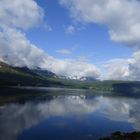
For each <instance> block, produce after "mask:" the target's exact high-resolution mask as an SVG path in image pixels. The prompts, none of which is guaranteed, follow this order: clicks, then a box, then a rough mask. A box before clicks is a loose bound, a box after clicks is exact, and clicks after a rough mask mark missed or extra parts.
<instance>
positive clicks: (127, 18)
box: [60, 0, 140, 80]
mask: <svg viewBox="0 0 140 140" xmlns="http://www.w3.org/2000/svg"><path fill="white" fill-rule="evenodd" d="M60 4H61V5H63V6H64V7H66V8H67V9H68V10H69V11H70V16H71V17H72V18H73V19H74V20H76V21H78V22H82V23H95V24H100V25H105V26H106V27H107V28H108V32H109V34H110V38H111V39H112V40H113V41H116V42H119V43H122V44H124V45H126V46H131V47H132V48H137V49H138V50H137V52H135V53H134V54H133V56H132V57H131V58H129V59H113V60H110V61H108V62H106V63H105V64H104V68H105V72H104V74H102V76H101V78H103V79H113V80H140V76H139V75H140V63H139V62H140V51H139V49H140V14H139V9H140V1H139V0H115V1H114V0H60Z"/></svg>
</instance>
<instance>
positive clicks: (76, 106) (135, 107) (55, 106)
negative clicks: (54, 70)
mask: <svg viewBox="0 0 140 140" xmlns="http://www.w3.org/2000/svg"><path fill="white" fill-rule="evenodd" d="M139 108H140V100H139V99H132V98H116V97H115V98H113V97H102V96H100V97H94V98H86V96H57V97H53V98H52V99H50V100H46V101H40V102H39V101H38V102H34V101H28V102H26V103H24V104H18V103H12V104H8V105H4V106H1V107H0V140H16V139H17V137H18V135H20V134H21V133H22V132H23V131H24V130H27V129H29V128H31V127H33V126H37V125H38V124H39V123H40V122H42V121H43V120H46V119H47V118H49V117H52V116H63V117H67V116H76V117H82V116H88V115H90V114H94V113H97V112H98V113H101V114H102V116H103V117H105V118H107V119H109V120H112V121H119V122H120V121H122V122H127V123H130V124H131V123H132V124H133V126H134V128H135V129H137V130H140V110H139ZM91 123H92V122H91ZM57 125H65V124H63V123H62V124H57ZM93 125H94V124H93ZM104 127H106V126H104Z"/></svg>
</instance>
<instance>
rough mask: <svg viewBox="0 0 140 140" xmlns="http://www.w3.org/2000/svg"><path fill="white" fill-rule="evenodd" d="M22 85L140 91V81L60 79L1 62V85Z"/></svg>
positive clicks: (128, 91)
mask: <svg viewBox="0 0 140 140" xmlns="http://www.w3.org/2000/svg"><path fill="white" fill-rule="evenodd" d="M7 85H22V86H46V87H66V88H79V89H80V88H82V89H93V90H98V91H115V92H127V93H130V94H131V93H140V82H129V81H78V80H68V79H60V78H54V77H48V78H46V77H43V76H40V75H37V74H35V73H32V71H30V70H29V71H28V70H27V71H23V70H20V69H15V68H13V67H11V66H9V65H7V64H5V63H2V62H0V86H7Z"/></svg>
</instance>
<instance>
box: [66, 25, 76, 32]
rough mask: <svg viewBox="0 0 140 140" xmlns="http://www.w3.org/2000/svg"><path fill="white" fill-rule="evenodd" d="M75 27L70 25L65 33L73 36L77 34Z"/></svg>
mask: <svg viewBox="0 0 140 140" xmlns="http://www.w3.org/2000/svg"><path fill="white" fill-rule="evenodd" d="M75 30H76V29H75V27H74V26H73V25H69V26H68V27H67V28H66V29H65V33H66V34H73V33H74V32H75Z"/></svg>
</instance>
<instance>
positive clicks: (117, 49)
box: [27, 0, 132, 65]
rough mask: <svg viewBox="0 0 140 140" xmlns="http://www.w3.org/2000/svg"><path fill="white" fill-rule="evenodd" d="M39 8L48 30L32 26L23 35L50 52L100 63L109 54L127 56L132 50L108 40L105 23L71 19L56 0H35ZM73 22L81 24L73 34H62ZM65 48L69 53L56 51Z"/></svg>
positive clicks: (53, 54)
mask: <svg viewBox="0 0 140 140" xmlns="http://www.w3.org/2000/svg"><path fill="white" fill-rule="evenodd" d="M37 3H38V4H39V5H40V6H41V7H42V8H43V10H44V13H45V21H44V22H46V23H47V24H48V25H49V26H51V28H52V31H47V30H45V29H44V28H43V27H42V28H41V27H40V28H33V29H30V30H29V31H28V32H27V37H28V38H29V39H30V40H31V41H32V42H33V43H34V44H36V45H37V46H39V47H40V48H42V49H43V50H45V51H46V52H47V53H49V54H50V55H52V56H54V57H56V58H60V59H64V58H68V59H78V58H84V57H85V58H86V59H88V61H89V62H91V63H94V64H97V65H100V64H101V63H102V62H104V61H107V60H110V59H113V58H128V57H130V55H131V54H132V51H131V49H130V48H128V47H122V45H121V44H119V43H115V42H113V41H111V39H110V38H109V34H108V29H107V27H105V26H103V25H98V24H94V23H89V24H81V23H74V20H73V19H72V18H71V17H70V16H69V11H68V10H67V9H65V8H64V7H62V6H61V5H60V4H59V2H58V1H56V0H47V1H46V0H37ZM70 25H73V26H75V28H81V29H80V30H78V31H75V32H74V33H73V34H66V33H65V29H66V28H67V27H68V26H70ZM61 49H67V50H69V51H71V54H62V53H58V52H57V50H61Z"/></svg>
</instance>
